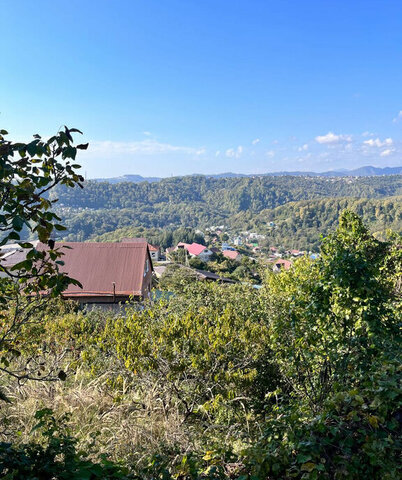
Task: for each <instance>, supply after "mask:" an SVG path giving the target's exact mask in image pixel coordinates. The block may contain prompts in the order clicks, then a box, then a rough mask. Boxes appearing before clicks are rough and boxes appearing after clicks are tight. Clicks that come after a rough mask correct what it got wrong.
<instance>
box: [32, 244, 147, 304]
mask: <svg viewBox="0 0 402 480" xmlns="http://www.w3.org/2000/svg"><path fill="white" fill-rule="evenodd" d="M38 248H39V249H43V250H44V249H47V248H48V247H47V246H46V245H44V244H40V245H39V246H38ZM55 248H60V249H61V251H62V252H63V253H64V255H63V257H62V260H63V262H64V265H62V266H60V271H61V272H63V273H65V274H67V275H68V276H69V277H71V278H74V279H76V280H78V281H79V282H80V283H81V285H82V288H81V287H79V286H77V285H69V287H68V288H67V290H65V291H64V292H63V294H62V295H63V298H66V299H69V300H75V301H77V302H78V303H79V304H81V305H88V304H89V305H94V304H95V305H99V306H102V305H103V306H106V305H111V304H118V303H121V302H127V301H128V300H131V299H132V300H136V301H141V300H144V299H147V298H150V296H151V287H152V270H153V266H152V259H151V255H150V253H149V249H148V244H147V242H121V243H106V242H105V243H100V242H85V243H84V242H63V243H61V242H60V243H59V242H57V243H56V245H55Z"/></svg>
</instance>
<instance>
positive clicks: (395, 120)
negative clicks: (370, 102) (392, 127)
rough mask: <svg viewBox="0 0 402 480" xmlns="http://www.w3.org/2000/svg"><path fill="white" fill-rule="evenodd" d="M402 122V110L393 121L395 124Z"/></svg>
mask: <svg viewBox="0 0 402 480" xmlns="http://www.w3.org/2000/svg"><path fill="white" fill-rule="evenodd" d="M401 120H402V110H399V112H398V115H397V116H396V117H395V118H393V119H392V121H393V122H394V123H397V122H400V121H401Z"/></svg>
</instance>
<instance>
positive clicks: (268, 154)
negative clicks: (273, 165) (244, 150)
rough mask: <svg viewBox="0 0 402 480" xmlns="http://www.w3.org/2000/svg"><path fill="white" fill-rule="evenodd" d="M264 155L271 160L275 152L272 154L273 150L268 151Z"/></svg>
mask: <svg viewBox="0 0 402 480" xmlns="http://www.w3.org/2000/svg"><path fill="white" fill-rule="evenodd" d="M265 155H266V156H267V157H270V158H272V157H274V156H275V152H274V151H273V150H268V152H266V154H265Z"/></svg>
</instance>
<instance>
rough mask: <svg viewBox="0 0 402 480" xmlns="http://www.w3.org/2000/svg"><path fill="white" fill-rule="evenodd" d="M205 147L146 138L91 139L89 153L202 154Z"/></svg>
mask: <svg viewBox="0 0 402 480" xmlns="http://www.w3.org/2000/svg"><path fill="white" fill-rule="evenodd" d="M205 151H206V150H205V148H194V147H184V146H180V145H171V144H170V143H161V142H158V141H156V140H151V139H146V140H142V141H137V142H114V141H109V140H105V141H92V142H90V150H88V152H89V153H97V154H99V153H101V154H104V155H122V154H141V155H157V154H161V153H162V154H163V153H185V154H190V155H202V154H204V153H205Z"/></svg>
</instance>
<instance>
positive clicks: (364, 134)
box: [362, 130, 374, 137]
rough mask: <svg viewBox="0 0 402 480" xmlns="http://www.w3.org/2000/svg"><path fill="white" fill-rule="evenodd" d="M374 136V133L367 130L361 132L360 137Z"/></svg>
mask: <svg viewBox="0 0 402 480" xmlns="http://www.w3.org/2000/svg"><path fill="white" fill-rule="evenodd" d="M372 136H374V133H371V132H368V131H367V130H366V131H365V132H363V133H362V137H372Z"/></svg>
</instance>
